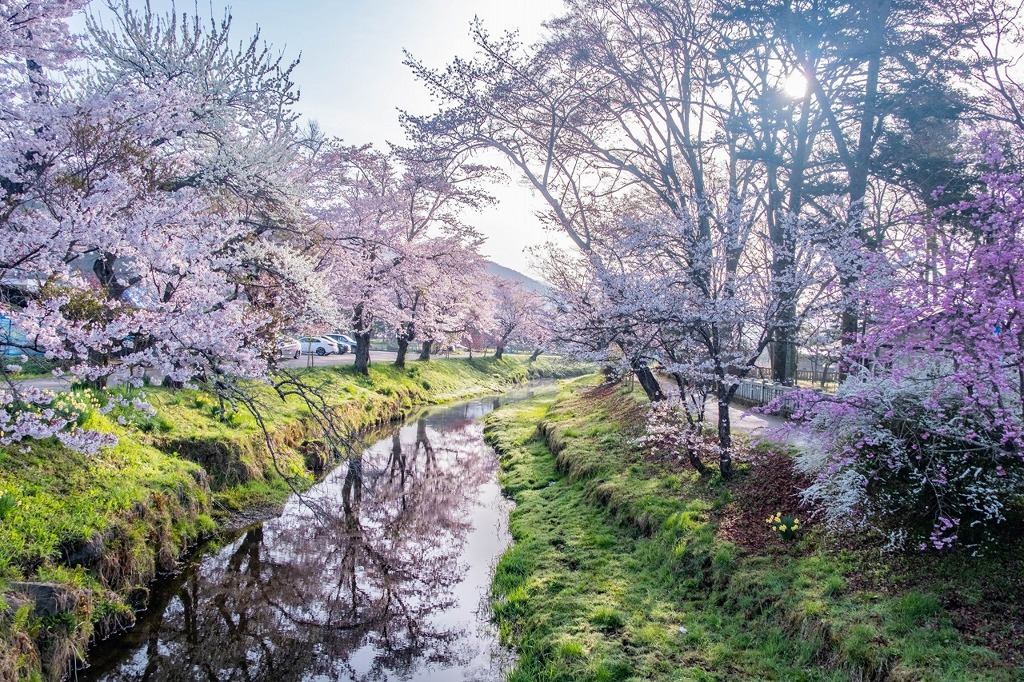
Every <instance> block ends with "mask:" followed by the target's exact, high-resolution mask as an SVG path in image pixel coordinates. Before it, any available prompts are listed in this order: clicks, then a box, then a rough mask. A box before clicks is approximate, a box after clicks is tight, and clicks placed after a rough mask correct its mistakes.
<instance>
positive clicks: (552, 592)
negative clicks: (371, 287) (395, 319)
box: [486, 380, 1024, 682]
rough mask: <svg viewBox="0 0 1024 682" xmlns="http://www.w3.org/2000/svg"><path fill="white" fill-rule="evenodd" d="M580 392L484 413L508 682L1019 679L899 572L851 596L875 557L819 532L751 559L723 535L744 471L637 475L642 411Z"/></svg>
mask: <svg viewBox="0 0 1024 682" xmlns="http://www.w3.org/2000/svg"><path fill="white" fill-rule="evenodd" d="M592 383H593V381H591V380H583V381H581V382H576V383H575V384H574V385H572V386H571V387H570V388H568V389H566V391H564V392H563V393H562V394H560V395H558V396H557V397H555V396H552V395H547V396H543V397H541V398H540V399H537V400H534V401H530V402H526V403H519V404H515V405H512V406H509V407H506V408H503V409H501V410H498V411H497V412H495V413H492V415H490V416H489V417H488V419H487V426H486V434H487V438H488V440H489V441H490V442H491V443H492V444H493V445H494V446H495V447H496V449H497V450H498V451H499V454H500V456H501V461H502V473H501V479H500V480H501V483H502V485H503V487H504V488H505V489H506V490H507V491H508V492H509V493H510V494H512V495H513V496H514V498H515V501H516V508H515V510H514V511H513V513H512V518H511V521H510V527H511V530H512V534H513V538H514V544H513V546H512V547H511V548H510V549H509V550H508V552H506V554H505V555H504V556H503V557H502V558H501V560H500V562H499V563H498V566H497V570H496V575H495V579H494V585H493V603H494V610H495V617H496V620H497V623H498V626H499V631H500V633H501V635H502V637H503V639H504V641H505V642H506V643H508V644H511V645H514V646H515V647H516V649H517V650H518V653H519V659H518V661H517V665H516V668H515V670H514V671H513V673H512V675H511V677H510V679H511V680H514V681H516V682H525V681H527V680H721V681H725V680H807V681H812V680H821V681H825V680H875V679H888V680H950V681H953V680H963V681H965V682H966V681H967V680H1016V679H1021V676H1022V672H1024V671H1021V670H1020V669H1016V668H1013V667H1012V666H1011V665H1010V664H1009V663H1007V662H1005V661H1002V660H1000V657H999V656H998V655H996V654H995V653H994V652H992V651H990V650H988V649H985V648H984V647H981V646H978V645H975V644H972V643H970V642H968V641H966V640H965V639H964V637H963V636H962V635H961V634H960V633H959V632H958V631H957V630H956V629H955V628H954V627H953V626H952V619H951V615H950V614H949V613H948V612H946V610H945V609H944V607H943V600H942V599H940V597H939V593H940V591H939V586H938V585H936V584H930V583H929V582H927V581H922V580H921V579H919V580H918V581H917V585H916V586H915V587H913V588H910V587H909V586H908V587H904V588H900V587H898V585H900V584H907V583H908V582H909V581H910V574H909V573H908V572H907V571H906V570H905V569H902V568H899V567H898V566H897V564H899V562H897V561H895V560H892V565H891V566H889V568H888V571H887V572H886V573H885V579H883V580H882V581H880V582H881V584H884V585H890V586H893V587H891V589H887V590H885V591H882V590H876V589H874V588H854V587H852V586H851V585H852V584H855V583H856V582H857V581H858V579H863V578H864V577H865V575H864V574H865V573H866V572H867V570H866V567H868V566H871V565H877V562H878V557H877V556H876V555H873V554H871V552H870V551H868V550H863V551H859V550H854V551H839V550H838V549H833V548H832V547H831V543H830V542H829V541H828V538H826V537H825V536H824V535H823V534H822V533H821V532H820V531H812V532H809V533H806V534H803V535H802V537H801V538H800V539H799V540H798V541H796V542H795V543H793V544H788V545H787V544H784V543H782V542H781V540H780V541H778V542H776V543H774V544H769V545H767V547H766V548H762V549H761V550H760V551H751V550H745V549H743V548H741V547H738V546H736V545H734V544H733V543H732V542H729V541H728V540H726V539H724V537H723V530H722V524H723V523H724V522H725V521H726V520H728V519H730V517H731V516H732V515H733V514H734V512H735V504H736V502H735V500H736V499H737V496H739V495H740V494H741V487H742V486H743V484H744V477H745V476H749V475H751V474H750V472H749V470H748V469H747V468H746V467H741V470H740V471H739V472H738V475H737V476H736V480H734V481H728V482H726V481H722V480H721V479H720V478H718V477H712V478H710V479H701V478H699V477H697V476H696V475H695V474H694V473H692V472H690V471H688V470H686V469H681V470H680V469H677V470H675V471H667V470H666V469H665V468H664V467H663V466H660V465H654V464H651V463H648V462H647V461H646V460H644V459H643V458H641V457H640V456H639V455H638V453H636V451H635V448H634V447H633V446H632V445H631V443H630V438H631V435H632V433H634V432H635V428H636V427H635V425H636V423H637V421H638V417H639V414H640V413H639V411H638V405H639V404H640V401H639V400H638V399H637V398H636V397H635V395H627V394H623V393H620V392H613V393H608V392H607V391H605V392H601V393H596V392H593V391H590V390H586V387H587V386H588V385H590V384H592ZM733 520H734V519H733ZM975 567H976V568H977V570H978V571H981V572H982V574H984V572H985V571H990V572H992V573H993V575H996V573H995V571H994V570H993V567H991V566H989V565H987V564H980V565H979V564H975ZM901 571H902V572H901ZM897 574H898V575H897ZM919 578H920V576H919ZM977 578H978V576H974V577H973V578H972V577H963V578H961V580H962V582H963V583H964V584H970V583H971V582H972V581H973V580H976V579H977ZM680 628H683V629H684V630H681V629H680Z"/></svg>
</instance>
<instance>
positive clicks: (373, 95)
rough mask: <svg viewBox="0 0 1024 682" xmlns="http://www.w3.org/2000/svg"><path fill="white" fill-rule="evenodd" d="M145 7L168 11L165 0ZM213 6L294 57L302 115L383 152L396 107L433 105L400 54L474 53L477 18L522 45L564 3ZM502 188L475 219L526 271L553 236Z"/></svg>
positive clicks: (221, 2) (365, 1)
mask: <svg viewBox="0 0 1024 682" xmlns="http://www.w3.org/2000/svg"><path fill="white" fill-rule="evenodd" d="M130 1H131V2H132V4H136V3H137V4H138V5H140V6H141V5H142V4H143V3H144V0H130ZM93 3H94V5H96V4H100V0H93ZM151 4H152V6H153V7H154V9H158V10H165V9H169V8H170V7H171V0H152V1H151ZM176 4H177V9H178V12H179V13H180V12H182V11H187V12H189V13H190V14H192V13H193V11H194V6H195V5H194V2H193V0H184V1H182V0H179V1H178V2H177V3H176ZM211 4H212V7H213V12H214V16H216V17H220V16H222V13H223V10H224V8H225V7H230V10H231V14H232V17H233V22H232V33H233V34H234V35H235V37H236V39H239V40H240V39H242V38H244V37H246V36H249V35H251V33H252V32H253V31H254V30H255V29H256V27H257V25H258V26H259V27H260V29H261V31H262V37H263V39H264V40H266V41H267V42H268V43H270V44H271V45H273V46H274V47H276V48H279V49H283V50H284V52H285V54H286V56H288V57H298V56H300V55H301V62H300V64H299V66H298V68H297V69H296V71H295V81H296V83H297V85H298V86H299V88H300V90H301V92H302V98H301V100H300V102H299V107H298V108H299V110H300V111H301V112H302V114H303V115H305V116H307V117H309V118H312V119H316V120H317V121H318V122H319V123H320V125H321V127H322V128H323V129H324V130H325V131H326V132H327V133H329V134H332V135H337V136H339V137H342V138H344V139H345V141H346V142H348V143H351V144H360V143H364V142H373V143H374V144H377V145H379V146H381V147H383V146H384V144H385V142H387V141H389V140H391V141H395V142H400V141H402V139H403V135H402V129H401V126H399V124H398V112H397V109H399V108H401V109H407V110H409V111H411V112H413V113H428V112H429V111H431V110H432V108H433V107H432V105H431V103H430V100H429V97H428V96H427V94H426V92H425V90H424V88H422V87H421V86H420V85H418V84H417V83H416V82H415V80H414V79H413V78H412V75H411V73H410V72H409V69H408V68H407V67H405V66H403V65H402V60H403V54H402V50H403V49H406V50H409V51H410V52H411V53H412V54H413V55H414V56H415V57H416V58H417V59H420V60H421V61H423V62H425V63H427V64H428V65H432V66H438V67H440V66H443V65H444V64H445V63H447V62H448V61H449V60H450V59H451V58H452V57H454V56H455V55H468V54H470V53H471V52H472V43H471V41H470V39H469V36H468V30H469V23H470V21H471V20H472V19H473V17H474V15H476V16H479V17H480V18H481V19H483V20H484V22H485V25H486V26H487V27H488V29H489V30H490V31H491V32H492V33H499V32H501V31H504V30H511V29H518V30H519V31H520V34H521V37H522V39H523V40H524V41H525V42H527V43H529V42H532V41H533V40H534V39H535V38H536V37H537V36H538V35H539V34H540V31H541V22H542V21H544V20H545V19H547V18H549V17H551V16H554V15H555V14H556V13H558V11H559V9H560V7H561V2H560V0H504V1H503V0H376V1H374V0H234V2H230V1H228V0H200V2H199V7H200V11H201V13H204V14H208V13H209V11H210V10H209V7H210V5H211ZM508 185H509V186H504V187H498V188H495V192H494V193H495V195H496V196H498V197H499V198H500V200H501V204H500V206H499V207H498V208H497V209H495V210H491V211H488V212H487V213H484V214H480V215H479V216H475V217H473V218H472V220H473V222H474V223H475V224H476V225H477V226H478V227H479V228H480V230H481V231H482V232H483V233H484V234H485V235H486V236H487V244H486V245H485V247H484V251H485V253H486V255H488V256H489V257H490V258H492V260H495V261H496V262H498V263H501V264H502V265H506V266H508V267H511V268H515V269H517V270H520V271H528V270H529V267H528V257H527V255H526V253H525V250H526V249H527V248H528V247H529V246H532V245H535V244H540V243H542V242H544V241H547V240H548V239H550V238H551V237H552V235H551V234H550V233H548V232H545V231H544V230H543V229H542V228H541V227H540V226H539V224H538V222H537V220H536V218H535V217H534V207H539V206H540V204H539V203H537V200H535V199H533V198H532V197H531V194H530V192H529V191H528V190H527V189H526V188H525V187H522V186H520V185H518V183H517V182H511V183H508Z"/></svg>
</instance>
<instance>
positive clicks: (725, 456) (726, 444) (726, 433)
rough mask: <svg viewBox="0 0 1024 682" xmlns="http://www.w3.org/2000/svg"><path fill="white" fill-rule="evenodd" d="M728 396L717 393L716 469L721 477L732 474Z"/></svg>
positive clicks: (727, 476)
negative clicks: (720, 473)
mask: <svg viewBox="0 0 1024 682" xmlns="http://www.w3.org/2000/svg"><path fill="white" fill-rule="evenodd" d="M730 402H731V401H730V400H729V397H728V395H727V394H723V393H721V391H719V394H718V453H719V454H718V469H719V471H721V472H722V478H730V477H731V476H732V422H731V420H730V419H729V403H730Z"/></svg>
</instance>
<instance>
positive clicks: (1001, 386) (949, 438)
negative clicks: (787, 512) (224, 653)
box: [801, 135, 1024, 549]
mask: <svg viewBox="0 0 1024 682" xmlns="http://www.w3.org/2000/svg"><path fill="white" fill-rule="evenodd" d="M979 144H980V146H981V147H982V148H983V149H985V158H984V161H985V163H986V165H987V166H988V168H989V171H988V172H987V173H986V174H985V175H984V176H983V180H984V187H983V188H982V189H981V190H980V191H979V192H978V193H977V194H976V195H975V196H974V197H973V198H971V199H968V200H964V201H958V202H954V203H952V204H950V205H948V206H946V207H943V208H940V209H938V210H937V211H936V212H935V213H934V214H933V215H932V216H931V217H929V218H927V219H926V220H924V224H923V228H924V229H923V234H922V235H921V236H920V237H919V238H918V239H916V240H914V241H913V242H911V244H910V247H911V248H910V250H909V252H907V253H905V254H904V257H903V258H902V259H899V260H884V259H881V258H879V259H875V260H874V261H872V262H870V263H869V266H868V269H867V270H866V272H868V273H869V274H870V275H871V277H872V279H873V281H875V282H876V285H875V286H873V287H871V288H869V289H866V291H865V293H866V295H865V297H864V299H863V301H862V302H861V303H862V305H863V306H864V309H865V310H870V311H871V324H870V325H869V326H868V327H867V328H866V330H865V332H864V333H862V334H861V335H860V336H859V337H858V339H857V343H856V345H854V346H852V347H851V348H850V351H849V352H850V353H852V354H854V355H855V358H854V360H855V362H854V363H851V364H855V365H856V366H858V367H860V368H861V369H860V370H859V372H858V374H857V375H855V376H853V377H851V378H850V379H848V380H847V381H846V382H845V383H844V384H843V385H842V386H841V387H840V391H839V393H838V394H837V395H836V396H835V398H834V399H829V400H821V399H820V398H817V399H816V398H815V397H810V396H809V397H807V398H806V400H807V401H808V404H807V406H806V409H805V411H804V413H803V415H802V416H803V417H805V418H806V419H807V420H808V421H809V423H810V425H811V428H812V430H813V431H814V432H815V433H816V434H817V435H818V436H819V438H820V439H821V442H822V449H821V452H820V454H819V453H816V454H810V455H805V456H803V457H802V458H801V464H802V466H803V467H804V468H805V469H807V470H808V471H809V472H812V473H814V474H815V475H816V476H817V479H816V482H815V484H814V485H812V486H811V487H810V488H809V489H808V490H807V492H806V495H807V496H808V497H809V498H811V499H815V500H818V501H821V502H825V503H826V512H825V513H826V514H827V516H828V517H829V518H830V520H832V521H833V522H834V523H837V524H838V523H842V522H850V521H851V520H852V521H867V522H870V523H874V524H877V525H879V526H881V527H882V528H883V529H884V530H885V531H887V532H888V533H890V535H891V537H893V538H894V539H895V540H899V541H906V540H918V539H921V540H923V542H922V545H921V546H922V547H925V546H927V547H934V548H938V549H942V548H945V547H949V546H951V545H952V544H954V543H956V542H957V541H960V542H964V543H968V544H971V543H977V542H980V541H981V540H982V539H983V532H984V531H985V530H987V529H990V528H991V527H993V526H994V525H996V524H998V523H999V522H1001V521H1003V520H1004V519H1005V510H1006V505H1007V503H1008V501H1009V500H1010V499H1012V498H1013V497H1014V496H1016V495H1019V494H1020V492H1021V490H1022V489H1024V488H1022V486H1024V462H1022V459H1021V451H1022V446H1024V332H1022V329H1021V320H1020V316H1021V311H1022V307H1024V297H1022V291H1021V289H1020V286H1019V282H1021V281H1024V280H1022V278H1024V271H1022V267H1024V252H1022V250H1021V243H1022V229H1024V182H1022V179H1021V174H1020V172H1019V171H1018V170H1016V169H1015V167H1014V166H1013V165H1011V163H1010V161H1009V160H1008V159H1007V158H1006V157H1005V156H1004V153H1003V148H1004V146H1003V144H1002V142H1001V141H1000V140H999V139H998V138H997V137H995V136H991V135H983V136H982V137H981V138H980V141H979ZM923 265H924V266H925V267H922V266H923ZM869 306H870V307H869ZM922 536H923V537H922Z"/></svg>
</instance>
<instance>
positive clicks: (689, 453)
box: [685, 429, 711, 476]
mask: <svg viewBox="0 0 1024 682" xmlns="http://www.w3.org/2000/svg"><path fill="white" fill-rule="evenodd" d="M693 434H694V437H695V438H700V435H699V434H697V432H696V429H694V430H693ZM687 440H689V439H687ZM685 447H686V458H687V459H689V460H690V464H692V465H693V468H694V469H696V470H697V473H699V474H700V475H701V476H707V475H708V474H709V473H711V471H710V470H709V469H708V468H707V466H706V465H705V464H704V462H702V461H700V457H698V456H697V453H696V451H694V449H693V448H692V447H690V444H689V443H687V444H686V446H685Z"/></svg>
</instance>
